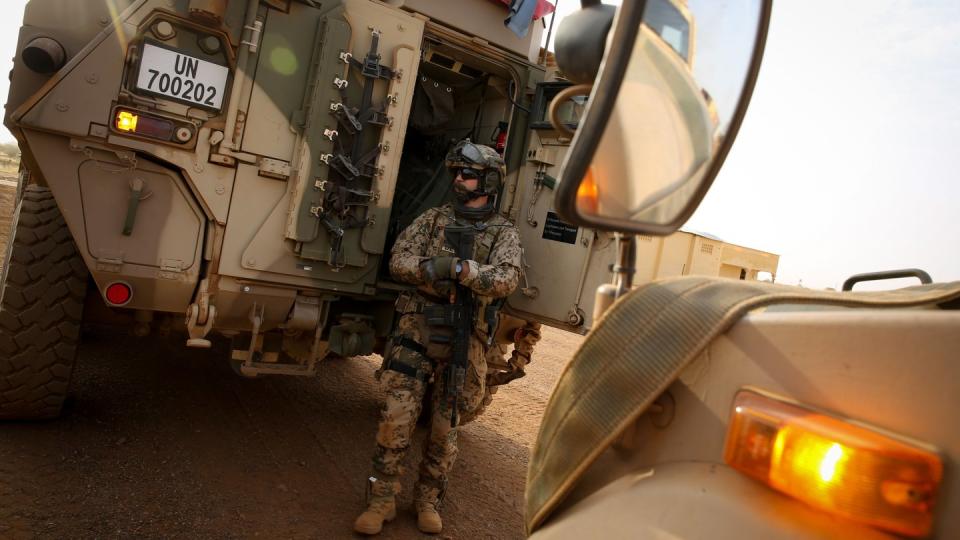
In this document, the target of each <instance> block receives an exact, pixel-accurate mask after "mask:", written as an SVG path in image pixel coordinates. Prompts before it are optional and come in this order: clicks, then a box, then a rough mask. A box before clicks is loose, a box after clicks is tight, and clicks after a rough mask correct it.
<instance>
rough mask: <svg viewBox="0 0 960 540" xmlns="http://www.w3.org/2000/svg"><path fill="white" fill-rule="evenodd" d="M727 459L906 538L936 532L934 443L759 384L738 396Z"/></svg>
mask: <svg viewBox="0 0 960 540" xmlns="http://www.w3.org/2000/svg"><path fill="white" fill-rule="evenodd" d="M724 460H725V461H726V462H727V464H729V465H730V466H731V467H733V468H734V469H736V470H738V471H740V472H742V473H744V474H746V475H747V476H751V477H753V478H755V479H757V480H759V481H761V482H763V483H765V484H767V485H768V486H770V487H772V488H774V489H776V490H778V491H781V492H783V493H786V494H787V495H790V496H792V497H795V498H797V499H800V500H801V501H803V502H805V503H807V504H810V505H811V506H814V507H817V508H819V509H821V510H825V511H827V512H829V513H831V514H834V515H837V516H841V517H844V518H848V519H851V520H853V521H857V522H860V523H863V524H866V525H870V526H873V527H877V528H881V529H886V530H888V531H892V532H895V533H898V534H902V535H907V536H926V535H928V534H930V531H931V527H932V525H933V508H934V502H935V500H936V496H937V491H938V488H939V486H940V482H941V479H942V476H943V465H942V463H941V460H940V456H939V454H938V452H937V450H936V449H935V448H933V447H930V446H929V445H926V444H924V443H920V442H917V441H913V440H909V439H906V438H903V437H900V436H897V435H894V434H890V433H887V432H883V431H880V430H878V429H876V428H872V427H868V426H865V425H863V424H861V423H859V422H854V421H851V420H848V419H843V418H839V417H836V416H832V415H829V414H827V413H824V412H822V411H819V410H814V409H811V408H808V407H805V406H802V405H800V404H798V403H794V402H790V401H786V400H783V399H781V398H775V397H773V396H770V395H768V394H766V393H763V392H761V391H759V390H755V389H744V390H741V391H740V392H739V393H738V394H737V396H736V398H734V410H733V415H732V417H731V419H730V426H729V429H728V431H727V440H726V447H725V449H724Z"/></svg>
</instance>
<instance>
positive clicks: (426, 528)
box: [414, 484, 443, 534]
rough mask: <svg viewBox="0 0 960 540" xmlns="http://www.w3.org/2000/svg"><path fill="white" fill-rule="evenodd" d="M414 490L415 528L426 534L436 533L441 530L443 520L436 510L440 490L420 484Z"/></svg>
mask: <svg viewBox="0 0 960 540" xmlns="http://www.w3.org/2000/svg"><path fill="white" fill-rule="evenodd" d="M416 491H417V494H416V499H415V500H414V507H415V508H416V509H417V528H419V529H420V531H421V532H425V533H427V534H438V533H439V532H440V531H442V530H443V520H441V519H440V513H439V512H438V509H439V507H440V498H441V497H440V493H441V490H440V489H438V488H434V487H427V486H424V485H422V484H421V485H418V486H417V490H416Z"/></svg>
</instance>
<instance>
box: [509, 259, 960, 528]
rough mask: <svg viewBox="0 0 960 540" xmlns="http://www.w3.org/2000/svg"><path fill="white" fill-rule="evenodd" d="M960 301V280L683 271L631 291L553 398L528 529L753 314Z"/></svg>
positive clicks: (536, 465) (537, 454) (540, 443)
mask: <svg viewBox="0 0 960 540" xmlns="http://www.w3.org/2000/svg"><path fill="white" fill-rule="evenodd" d="M958 299H960V282H953V283H938V284H932V285H923V286H918V287H908V288H905V289H897V290H893V291H883V292H837V291H813V290H809V289H802V288H799V287H792V286H786V285H778V284H773V283H760V282H749V281H733V280H726V279H719V278H704V277H683V278H674V279H668V280H663V281H657V282H654V283H649V284H646V285H643V286H641V287H639V288H637V289H635V290H633V291H631V292H629V293H628V294H626V295H625V296H624V297H623V298H621V299H620V300H618V301H617V302H616V303H615V304H614V305H613V306H612V307H611V308H610V310H609V311H608V312H607V313H606V314H605V315H604V316H603V317H602V318H601V319H600V320H599V322H598V323H597V324H596V326H594V328H593V331H592V332H591V333H590V334H589V335H588V336H587V338H586V339H585V340H584V341H583V344H581V346H580V348H579V349H578V350H577V352H576V354H575V355H574V357H573V359H572V360H571V361H570V363H569V364H567V366H566V368H565V369H564V371H563V373H561V375H560V379H559V381H558V382H557V385H556V387H555V389H554V391H553V395H551V396H550V401H549V402H548V403H547V408H546V411H545V412H544V415H543V422H542V424H541V425H540V433H539V435H538V437H537V441H536V443H535V445H534V448H533V453H532V455H531V458H530V465H529V469H528V470H527V489H526V494H525V497H526V508H525V522H526V528H527V532H528V534H529V533H532V532H533V531H535V530H536V529H537V528H538V527H539V526H540V525H542V524H543V522H544V520H546V519H547V518H548V517H549V515H550V513H551V512H552V511H553V510H554V509H555V508H556V507H557V505H558V504H559V503H560V501H562V500H563V498H564V497H565V496H566V495H567V494H568V493H569V492H570V491H571V489H572V488H573V486H574V485H575V484H576V482H577V481H578V479H579V478H580V477H581V476H582V475H583V474H584V472H585V471H586V470H587V469H588V468H589V467H590V465H591V464H592V463H593V462H594V461H595V460H596V459H597V458H598V457H599V456H600V455H601V454H602V453H603V452H604V451H605V450H606V449H607V448H609V447H610V445H611V444H613V442H614V441H616V440H617V438H618V437H619V436H620V435H621V434H622V433H623V431H624V430H625V429H626V428H627V427H629V426H630V425H632V424H633V423H634V422H636V420H637V419H638V418H639V417H640V415H641V414H643V412H644V410H645V409H646V408H647V407H648V406H649V405H650V403H652V402H653V401H654V400H655V399H656V398H657V396H659V395H660V394H662V393H663V392H664V391H665V390H666V389H667V387H668V386H670V384H672V383H673V381H675V380H676V379H677V377H678V376H679V375H680V372H681V371H683V369H684V368H685V367H686V366H688V365H689V364H690V363H691V362H692V361H693V360H694V359H696V358H697V357H699V356H700V354H701V353H702V352H703V351H704V349H706V347H707V346H708V345H709V344H710V343H711V342H712V341H713V339H714V338H716V337H717V336H718V335H720V334H721V333H723V332H725V331H726V330H727V329H729V328H730V327H731V326H733V324H734V323H736V322H737V321H738V320H739V319H740V318H741V317H742V316H743V315H744V314H745V313H747V312H748V311H750V310H752V309H755V308H759V307H763V306H767V305H771V304H824V305H837V306H847V307H863V308H868V307H869V308H894V307H915V306H924V305H927V306H934V305H939V304H945V303H947V302H956V301H957V300H958Z"/></svg>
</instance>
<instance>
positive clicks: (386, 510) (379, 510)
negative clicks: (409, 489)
mask: <svg viewBox="0 0 960 540" xmlns="http://www.w3.org/2000/svg"><path fill="white" fill-rule="evenodd" d="M399 487H400V483H399V482H396V481H393V479H390V480H380V479H377V478H373V477H371V478H370V491H369V493H368V497H367V509H366V510H365V511H364V512H363V513H362V514H360V516H359V517H357V520H356V521H354V522H353V530H355V531H357V532H358V533H361V534H380V531H382V530H383V522H385V521H393V518H395V517H397V502H396V496H395V495H394V494H395V493H397V491H399Z"/></svg>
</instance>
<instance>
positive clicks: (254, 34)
mask: <svg viewBox="0 0 960 540" xmlns="http://www.w3.org/2000/svg"><path fill="white" fill-rule="evenodd" d="M243 28H244V30H249V31H250V36H249V38H248V39H247V40H245V41H241V42H240V44H241V45H246V46H247V47H250V52H251V53H256V52H257V47H259V46H260V34H261V32H263V21H254V22H253V26H244V27H243Z"/></svg>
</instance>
